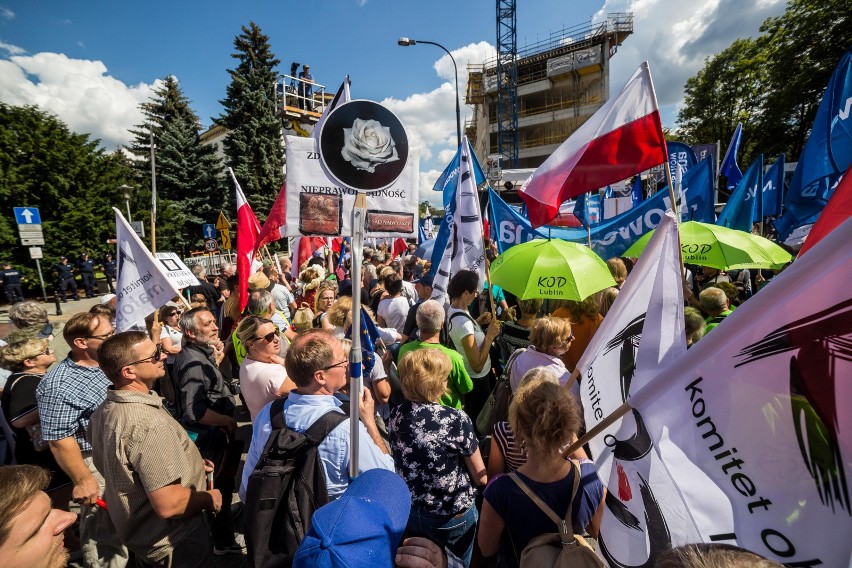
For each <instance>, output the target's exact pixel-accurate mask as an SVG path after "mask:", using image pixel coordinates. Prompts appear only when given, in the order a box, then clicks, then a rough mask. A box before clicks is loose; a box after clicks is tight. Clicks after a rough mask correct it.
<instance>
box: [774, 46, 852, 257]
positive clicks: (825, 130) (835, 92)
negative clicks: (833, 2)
mask: <svg viewBox="0 0 852 568" xmlns="http://www.w3.org/2000/svg"><path fill="white" fill-rule="evenodd" d="M850 114H852V49H849V50H847V51H846V53H845V54H844V55H843V57H842V58H841V59H840V63H839V64H838V65H837V68H836V69H835V70H834V74H833V75H832V76H831V80H830V81H829V82H828V88H827V89H826V90H825V94H824V95H823V97H822V102H820V104H819V108H818V109H817V113H816V117H815V118H814V125H813V128H812V129H811V135H810V136H809V137H808V141H807V142H806V143H805V147H804V149H803V150H802V153H801V154H800V155H799V163H798V165H797V166H796V171H795V172H793V179H792V180H790V187H789V188H787V195H786V197H785V199H784V207H785V211H784V214H783V215H782V216H781V217H779V218H778V219H776V220H775V230H776V231H778V237H779V239H780V240H783V239H785V238H787V236H788V235H789V234H790V233H791V232H792V231H793V230H794V229H796V228H798V227H801V226H802V225H806V224H808V223H813V222H814V221H816V218H817V216H819V214H820V212H822V210H823V208H824V207H825V204H826V203H827V202H828V198H829V197H831V193H832V192H833V191H834V188H835V187H837V184H838V183H839V182H840V178H841V177H842V176H843V173H844V172H845V171H846V169H847V168H848V167H849V165H850V163H852V117H850Z"/></svg>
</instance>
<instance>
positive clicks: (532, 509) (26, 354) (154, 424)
mask: <svg viewBox="0 0 852 568" xmlns="http://www.w3.org/2000/svg"><path fill="white" fill-rule="evenodd" d="M414 248H415V247H413V246H412V247H410V248H409V250H408V251H406V252H404V253H403V254H401V255H399V256H398V257H397V258H391V254H390V253H389V250H388V248H387V247H386V246H379V247H377V248H376V249H365V251H364V259H365V260H364V266H363V270H362V275H363V277H362V282H361V286H360V287H356V288H360V291H361V300H362V307H363V310H364V311H363V315H364V317H365V318H366V319H368V320H369V323H371V324H372V325H371V326H369V327H371V328H372V327H375V329H376V333H375V344H376V348H375V353H374V354H365V357H364V369H363V384H364V389H363V391H362V392H361V393H360V396H359V398H358V399H357V400H356V401H355V402H356V406H357V407H358V415H359V417H360V419H359V420H358V422H357V423H353V421H352V420H351V419H350V417H349V403H350V394H351V395H353V396H354V394H355V393H351V392H350V380H351V377H350V371H351V370H350V364H349V355H350V350H351V346H352V344H351V342H350V341H349V339H348V338H349V337H351V334H352V333H361V332H360V331H359V330H354V331H353V330H351V329H350V328H351V322H352V297H351V296H352V291H353V283H352V281H351V279H350V278H349V274H350V269H351V258H350V257H349V256H348V255H344V257H343V258H339V257H338V256H337V254H336V253H331V252H330V251H328V254H327V256H320V255H316V256H314V257H313V258H311V259H310V260H309V261H307V262H306V263H305V264H303V265H302V266H300V267H299V270H298V271H296V274H295V276H294V275H293V274H292V272H293V271H292V266H291V264H290V260H289V259H286V258H285V259H283V262H282V264H281V266H280V269H279V266H277V265H276V264H275V263H270V262H267V263H266V264H265V265H264V266H262V267H260V268H258V270H257V272H255V273H253V274H252V275H251V276H250V277H249V278H248V282H249V287H248V292H247V293H248V296H249V297H248V298H246V299H245V302H244V303H245V309H243V310H241V309H240V305H241V301H240V300H241V299H240V297H239V287H238V278H237V275H236V274H235V271H234V267H233V266H232V265H230V264H228V263H225V264H223V265H222V266H221V267H220V274H218V275H216V276H215V277H208V274H207V273H206V270H205V269H204V268H203V267H202V266H196V267H194V268H193V273H194V274H195V275H196V277H197V278H198V279H199V285H198V286H193V287H190V288H189V289H187V290H185V291H183V294H182V297H178V298H175V299H174V300H173V301H171V302H169V303H168V304H166V305H165V306H163V307H162V308H161V309H160V310H159V311H158V312H157V314H156V316H157V317H154V314H152V316H151V317H150V318H148V321H147V326H139V328H138V329H134V330H131V331H126V332H123V333H115V332H114V316H115V298H114V296H113V297H109V296H105V297H104V298H103V299H102V302H101V303H99V304H98V305H96V306H94V307H93V308H92V309H91V310H90V311H88V312H82V313H78V314H75V315H73V316H72V317H71V318H70V320H69V321H68V322H67V323H66V324H65V325H64V327H63V328H62V339H63V340H64V341H65V343H67V345H68V347H69V350H70V351H69V355H68V357H67V358H65V359H63V360H62V361H58V362H57V361H56V357H55V355H54V350H53V348H52V347H51V341H52V340H53V339H54V338H53V329H52V326H51V325H50V323H49V322H48V318H47V314H46V312H44V310H43V309H40V305H39V304H37V303H35V302H22V303H17V304H15V306H14V307H13V312H12V314H10V317H11V319H12V322H13V323H14V327H15V330H14V331H13V332H12V334H10V335H9V336H8V337H7V338H6V345H5V346H3V347H2V348H1V349H0V366H2V367H3V368H5V369H7V370H8V371H9V372H10V373H11V375H10V376H9V377H8V378H7V379H6V382H5V386H3V391H2V396H1V397H0V408H2V416H0V422H2V423H3V425H4V429H5V430H6V431H7V436H8V437H10V439H11V440H12V441H14V442H15V444H14V445H15V450H14V455H13V456H12V457H11V458H12V459H10V460H8V461H9V462H13V463H16V464H18V465H9V466H5V467H0V487H3V490H2V491H0V557H2V558H4V559H7V558H8V559H12V563H11V566H61V565H63V564H64V562H65V561H67V558H68V556H67V553H65V552H64V550H63V540H62V538H63V537H62V535H63V533H64V534H65V540H64V543H65V544H64V546H67V547H68V548H69V549H71V550H72V551H74V552H75V554H76V555H77V556H79V557H80V559H81V562H82V563H83V564H84V565H86V566H124V565H127V564H128V563H134V562H135V563H136V565H139V566H199V567H200V566H209V565H211V563H212V561H213V557H214V556H217V555H218V556H221V555H230V554H244V553H245V552H246V548H247V545H246V540H248V541H249V543H250V544H251V543H254V544H253V546H255V547H258V546H260V547H264V546H272V543H267V542H263V541H262V540H260V541H259V540H258V539H259V538H260V537H259V535H257V534H254V533H251V534H246V530H253V528H251V529H249V528H247V527H254V524H253V523H250V522H246V519H245V516H246V514H247V513H246V511H249V510H258V508H261V509H262V508H263V506H264V504H263V503H258V502H256V500H257V495H258V492H257V491H256V490H255V489H253V485H252V484H257V483H260V481H258V480H257V478H256V477H255V478H254V480H253V478H252V475H253V473H255V472H256V471H257V468H259V467H260V466H261V465H263V464H264V463H266V461H267V459H269V452H270V451H271V450H270V448H271V447H272V446H273V445H274V444H272V443H271V442H270V441H272V442H274V441H275V440H276V439H280V438H275V436H276V435H277V432H279V431H280V430H281V425H282V424H283V426H284V427H286V428H287V429H290V430H292V431H294V432H303V433H304V432H308V431H309V430H311V427H312V426H314V425H316V424H318V423H320V422H321V421H323V423H325V422H328V423H329V425H328V426H327V428H326V430H327V431H325V432H323V434H324V435H322V436H321V437H320V438H319V439H318V440H317V445H316V455H317V456H318V459H319V463H321V464H322V472H323V475H324V478H323V481H324V483H323V487H324V491H325V493H326V494H324V495H322V496H321V497H322V498H321V499H318V502H319V503H320V504H321V503H325V502H328V504H326V505H324V506H321V507H319V508H318V509H317V510H316V512H315V513H314V517H313V523H312V524H311V527H310V530H308V531H307V532H306V533H305V534H303V535H302V537H303V540H302V542H301V546H300V547H299V548H298V550H292V551H289V554H290V556H289V559H290V560H291V561H293V562H294V564H295V565H300V566H314V565H334V564H325V563H323V562H326V560H323V559H324V558H327V557H328V555H330V554H338V555H340V554H344V553H345V554H364V555H369V556H368V557H370V558H374V559H375V563H373V564H372V565H376V566H379V565H388V566H390V565H392V564H394V563H395V564H396V565H399V566H447V565H450V566H471V565H473V566H489V565H500V566H518V565H520V564H521V555H522V553H523V551H524V550H525V549H526V548H527V547H528V545H529V544H530V543H531V542H532V541H534V540H535V539H536V537H539V536H541V535H543V534H548V533H558V532H559V531H560V528H559V525H557V524H555V523H554V522H553V520H552V515H556V516H558V517H559V518H560V519H566V521H569V523H570V528H571V530H572V531H573V533H574V534H576V535H584V536H586V537H588V538H589V539H590V542H591V543H592V544H594V539H596V538H597V536H598V531H599V528H600V523H601V517H602V514H603V510H604V502H605V498H606V489H605V487H604V486H603V484H602V483H601V481H600V480H599V478H598V474H597V472H596V470H595V466H594V463H593V462H592V461H591V460H590V459H589V458H590V456H588V455H587V453H586V451H584V450H583V449H580V450H578V451H576V452H574V453H573V454H571V455H570V456H566V455H565V450H566V448H567V447H568V446H570V445H571V444H572V443H573V442H575V441H577V439H578V437H579V436H581V435H582V433H583V432H584V427H583V419H582V416H583V414H582V408H581V405H580V400H579V393H578V388H579V386H578V383H577V382H576V381H574V382H573V385H574V386H573V387H572V388H570V389H567V388H566V384H567V383H569V377H570V375H571V373H572V372H573V371H574V369H575V367H576V365H577V363H578V361H579V360H580V357H581V356H582V354H583V351H584V350H585V349H586V348H587V346H588V345H589V342H590V341H591V339H592V337H593V336H594V334H595V332H596V331H597V329H598V328H599V326H600V325H601V322H602V321H603V320H604V318H605V317H606V316H607V313H608V311H609V309H610V307H611V306H612V303H613V301H614V299H615V298H616V297H617V295H618V291H619V289H620V287H621V285H622V284H623V283H624V282H625V280H626V279H627V278H628V277H629V272H630V269H631V267H632V262H631V260H630V259H611V260H610V261H609V262H608V266H609V267H610V271H611V272H612V274H613V278H614V280H615V282H616V286H615V287H613V288H611V289H606V290H603V291H601V292H599V293H597V294H595V295H593V296H591V297H589V298H586V299H584V300H583V301H554V300H541V299H517V298H515V297H513V296H512V295H511V294H509V293H508V292H506V291H504V290H501V289H500V287H499V286H496V285H491V286H490V287H489V286H488V284H487V283H482V282H480V280H479V276H478V275H477V274H476V273H474V272H471V271H464V270H463V271H459V272H457V273H455V274H454V275H453V276H452V278H451V279H450V282H449V286H448V289H447V295H448V296H449V303H448V304H443V303H440V302H437V301H435V300H432V299H431V297H432V291H433V279H432V276H431V274H430V268H431V267H430V265H429V263H428V262H425V261H424V260H423V259H419V258H417V256H416V255H415V254H414ZM489 257H490V258H492V259H493V257H494V251H493V250H490V251H489ZM82 258H85V256H83V257H82ZM88 262H91V261H88ZM58 266H67V259H66V260H63V261H62V262H61V263H60V264H59V265H58ZM81 273H82V272H81ZM753 276H754V277H755V280H756V281H752V275H751V274H746V275H743V274H742V273H734V274H731V273H727V274H726V273H723V272H719V271H713V270H711V269H700V268H698V267H691V271H690V274H689V280H688V282H687V286H686V287H685V288H686V293H685V297H686V300H687V302H688V304H689V305H687V306H685V312H684V313H685V319H686V329H687V342H688V344H689V345H692V344H693V343H694V342H696V341H699V340H700V338H701V337H702V335H703V334H705V333H708V332H710V331H711V330H712V329H713V328H714V327H715V326H717V325H718V324H719V323H720V322H721V321H722V320H723V319H724V318H725V317H727V315H729V314H730V313H731V311H732V310H733V309H735V308H736V305H738V304H739V303H741V302H743V301H746V300H747V298H748V297H749V296H750V295H751V294H752V293H753V292H752V291H753V290H754V291H756V290H758V288H759V284H760V280H762V278H761V276H760V275H759V274H755V275H753ZM746 282H748V286H746V284H745V283H746ZM84 283H85V279H84ZM737 283H738V284H737ZM726 284H727V286H726ZM69 287H70V284H69ZM63 290H64V288H63ZM72 291H73V292H74V293H75V294H76V288H75V287H74V288H72ZM86 292H87V294H88V293H89V286H86ZM501 379H506V380H507V381H508V385H509V389H510V393H511V394H510V395H509V401H510V402H509V404H508V407H507V408H505V409H502V408H501V409H498V408H497V406H492V405H491V404H490V402H489V396H490V395H491V394H492V392H493V391H494V390H495V386H496V385H497V383H498V381H500V380H501ZM240 407H244V408H245V410H246V411H247V412H248V416H249V419H250V420H251V438H250V441H249V443H248V444H247V445H246V444H245V443H244V441H243V439H241V438H240V437H239V436H237V435H236V432H237V429H238V427H239V423H238V420H237V419H238V418H239V416H240V414H239V412H240V410H239V409H240ZM329 416H330V417H331V420H330V419H329ZM483 416H485V417H486V418H488V419H487V420H482V417H483ZM329 420H330V421H329ZM483 424H485V425H487V426H485V427H483ZM353 429H357V431H358V433H359V440H360V441H359V443H358V446H357V448H353V447H352V446H351V443H350V433H351V431H352V430H353ZM244 452H245V453H246V455H245V459H244V463H243V453H244ZM353 459H357V466H358V473H359V475H357V476H356V477H352V476H351V475H350V462H351V461H352V460H353ZM241 464H242V470H240V466H241ZM240 471H241V473H240ZM10 493H11V494H10ZM12 494H14V495H12ZM235 494H237V495H238V496H239V501H236V500H235ZM253 500H255V501H253ZM71 502H73V503H76V504H77V505H79V515H78V516H76V517H75V516H74V515H73V514H70V513H69V511H70V510H71V508H70V504H71ZM542 503H543V504H544V505H545V508H546V509H548V510H549V514H548V512H546V511H545V509H543V508H542V506H541V504H542ZM285 517H286V515H285ZM14 519H18V520H17V521H14ZM21 519H24V520H21ZM282 519H283V517H282ZM13 521H14V522H13ZM281 522H282V523H285V522H286V520H282V521H281ZM22 523H30V525H31V530H30V532H29V533H28V535H27V534H21V531H22V530H23V529H21V526H23V525H22ZM30 525H26V526H30ZM277 528H280V527H277ZM277 528H276V530H277ZM267 529H268V527H267ZM269 538H270V539H271V538H273V536H270V537H269ZM39 543H40V544H39ZM353 543H354V544H353ZM37 547H40V548H41V549H43V550H42V552H43V551H44V550H49V551H50V552H49V554H42V555H41V556H40V557H39V558H38V559H37V560H34V558H35V556H33V554H36V552H37ZM702 547H704V548H702ZM716 548H717V547H713V546H705V545H700V546H699V547H698V548H696V547H693V548H692V549H689V548H688V549H684V550H680V551H675V552H671V553H667V554H665V555H663V556H661V558H660V560H659V562H658V565H660V566H693V565H696V564H690V563H689V558H690V557H691V556H692V557H695V556H696V555H697V556H701V555H712V554H723V553H730V554H732V555H733V556H736V555H738V554H748V553H747V552H745V551H739V550H732V549H733V547H723V548H724V550H717V549H716ZM705 549H706V550H705ZM335 550H337V552H334V551H335ZM696 550H698V551H699V552H695V551H696ZM250 552H251V551H250ZM690 555H691V556H690ZM253 557H254V556H253ZM749 558H751V559H752V560H751V563H747V564H746V563H744V564H741V565H743V566H745V565H749V566H754V565H758V564H755V563H754V562H755V561H760V562H762V561H761V560H758V559H757V557H756V556H753V555H752V556H751V557H749ZM765 562H766V564H765V565H766V566H774V565H775V564H774V563H772V562H770V561H765ZM493 563H496V564H493ZM7 564H8V563H7ZM725 565H730V566H737V565H740V564H733V563H731V564H725ZM7 568H10V567H7Z"/></svg>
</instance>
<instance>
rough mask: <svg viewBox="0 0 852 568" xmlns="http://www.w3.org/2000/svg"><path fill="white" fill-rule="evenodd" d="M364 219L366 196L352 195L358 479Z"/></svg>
mask: <svg viewBox="0 0 852 568" xmlns="http://www.w3.org/2000/svg"><path fill="white" fill-rule="evenodd" d="M366 218H367V196H366V195H365V194H364V193H358V195H357V196H355V208H354V209H353V210H352V252H351V255H352V328H351V329H352V331H351V333H350V334H349V336H350V337H351V338H352V349H351V350H350V351H349V377H350V379H349V416H350V420H351V422H352V427H351V428H350V429H349V476H350V477H357V476H358V448H359V439H358V432H359V430H360V428H359V427H358V420H359V418H360V417H359V411H360V409H359V407H358V403H359V402H360V400H361V389H362V388H363V384H364V379H363V377H362V376H361V370H362V369H363V365H362V364H361V361H362V355H361V257H362V256H363V253H364V226H365V220H366Z"/></svg>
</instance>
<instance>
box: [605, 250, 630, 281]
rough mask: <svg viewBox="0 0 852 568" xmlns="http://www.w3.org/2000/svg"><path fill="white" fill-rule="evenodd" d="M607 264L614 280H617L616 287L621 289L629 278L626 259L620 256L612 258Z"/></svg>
mask: <svg viewBox="0 0 852 568" xmlns="http://www.w3.org/2000/svg"><path fill="white" fill-rule="evenodd" d="M606 266H607V268H609V273H610V274H612V278H613V280H615V287H616V288H618V289H621V287H622V286H623V285H624V281H625V280H627V266H626V265H625V264H624V261H623V260H622V259H620V258H618V257H614V258H610V259H608V260H607V261H606Z"/></svg>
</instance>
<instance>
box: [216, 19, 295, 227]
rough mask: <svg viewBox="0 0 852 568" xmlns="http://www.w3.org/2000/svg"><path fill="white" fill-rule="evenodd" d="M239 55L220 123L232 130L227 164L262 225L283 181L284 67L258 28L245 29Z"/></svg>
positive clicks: (239, 40)
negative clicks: (278, 103)
mask: <svg viewBox="0 0 852 568" xmlns="http://www.w3.org/2000/svg"><path fill="white" fill-rule="evenodd" d="M234 49H235V53H233V54H232V55H231V57H233V58H234V59H236V60H237V61H238V62H239V63H238V65H237V67H236V68H235V69H229V70H228V73H229V74H230V76H231V82H230V84H228V87H227V91H226V97H225V99H223V100H222V101H220V102H221V103H222V106H223V107H224V108H225V112H224V114H222V115H221V116H220V117H219V118H218V119H215V122H216V124H219V125H221V126H224V127H225V128H227V129H228V137H227V138H226V139H225V144H224V146H225V155H226V156H227V163H228V165H229V166H230V167H231V168H233V170H234V174H235V175H236V176H237V180H239V182H240V186H241V187H242V188H243V191H244V192H245V194H246V198H247V199H248V200H249V202H250V203H251V205H252V208H253V209H254V211H255V212H256V213H257V214H258V217H260V218H261V220H262V219H263V216H264V215H265V214H266V212H267V211H269V209H270V208H271V207H272V203H273V201H275V197H276V195H277V194H278V191H279V189H280V188H281V184H282V182H283V180H284V175H283V173H282V170H283V164H284V150H283V147H282V145H281V123H280V121H279V120H278V118H276V116H275V101H274V88H275V81H276V79H277V78H278V72H277V71H276V69H275V68H276V67H277V65H278V64H279V63H280V61H279V60H278V59H276V58H275V56H274V55H273V53H272V49H271V47H270V45H269V36H267V35H264V34H263V32H261V30H260V27H259V26H258V25H257V24H256V23H254V22H251V23H250V24H249V26H248V27H245V26H243V28H242V33H241V34H240V35H238V36H237V37H236V38H235V39H234Z"/></svg>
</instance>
